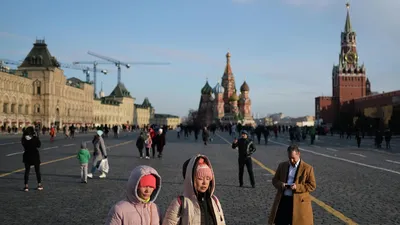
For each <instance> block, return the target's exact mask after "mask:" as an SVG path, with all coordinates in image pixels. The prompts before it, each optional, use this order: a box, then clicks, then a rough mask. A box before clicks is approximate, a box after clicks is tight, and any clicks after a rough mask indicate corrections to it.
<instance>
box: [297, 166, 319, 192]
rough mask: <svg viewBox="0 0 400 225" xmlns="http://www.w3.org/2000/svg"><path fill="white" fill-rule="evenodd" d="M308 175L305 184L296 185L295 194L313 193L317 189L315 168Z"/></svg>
mask: <svg viewBox="0 0 400 225" xmlns="http://www.w3.org/2000/svg"><path fill="white" fill-rule="evenodd" d="M307 173H308V174H307V178H306V180H305V182H304V184H296V190H295V193H304V192H313V191H314V190H315V188H316V187H317V182H316V181H315V176H314V168H313V167H311V168H310V169H309V170H308V172H307Z"/></svg>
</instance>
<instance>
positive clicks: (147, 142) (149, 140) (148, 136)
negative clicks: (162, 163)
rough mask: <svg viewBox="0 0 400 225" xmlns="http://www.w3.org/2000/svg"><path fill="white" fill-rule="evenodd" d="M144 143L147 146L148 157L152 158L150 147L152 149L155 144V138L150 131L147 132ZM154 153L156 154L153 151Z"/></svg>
mask: <svg viewBox="0 0 400 225" xmlns="http://www.w3.org/2000/svg"><path fill="white" fill-rule="evenodd" d="M144 144H145V147H146V159H150V149H151V146H152V145H153V139H151V135H150V133H147V138H146V140H145V141H144ZM153 151H154V150H153ZM153 155H154V153H153Z"/></svg>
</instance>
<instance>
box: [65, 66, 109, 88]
mask: <svg viewBox="0 0 400 225" xmlns="http://www.w3.org/2000/svg"><path fill="white" fill-rule="evenodd" d="M72 64H74V65H77V64H85V65H93V69H92V70H91V71H93V87H94V94H95V95H96V93H97V92H96V91H97V70H98V68H97V65H98V64H110V62H97V61H79V62H72ZM88 68H89V67H88ZM100 71H101V72H102V73H104V74H107V73H108V72H107V70H100Z"/></svg>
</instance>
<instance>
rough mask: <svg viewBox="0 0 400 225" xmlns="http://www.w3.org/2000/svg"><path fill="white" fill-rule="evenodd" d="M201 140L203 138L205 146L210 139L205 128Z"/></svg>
mask: <svg viewBox="0 0 400 225" xmlns="http://www.w3.org/2000/svg"><path fill="white" fill-rule="evenodd" d="M202 138H203V142H204V145H207V141H208V140H209V138H210V132H209V131H208V129H207V127H204V128H203V133H202Z"/></svg>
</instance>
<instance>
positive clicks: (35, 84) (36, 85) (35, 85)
mask: <svg viewBox="0 0 400 225" xmlns="http://www.w3.org/2000/svg"><path fill="white" fill-rule="evenodd" d="M41 85H42V84H41V82H40V81H38V80H36V81H35V82H33V91H34V93H33V94H34V95H40V94H41V91H42V90H41Z"/></svg>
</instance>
